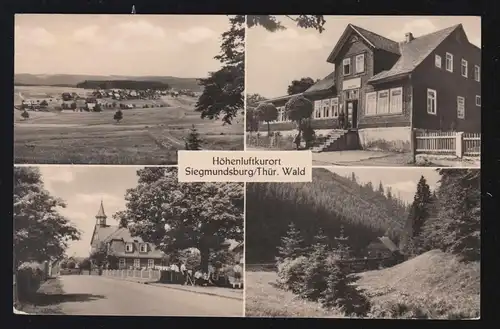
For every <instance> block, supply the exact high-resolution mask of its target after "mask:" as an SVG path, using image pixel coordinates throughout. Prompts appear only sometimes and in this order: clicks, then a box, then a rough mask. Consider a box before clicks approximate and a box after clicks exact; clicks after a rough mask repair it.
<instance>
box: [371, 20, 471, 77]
mask: <svg viewBox="0 0 500 329" xmlns="http://www.w3.org/2000/svg"><path fill="white" fill-rule="evenodd" d="M457 28H462V24H458V25H454V26H451V27H448V28H446V29H443V30H439V31H436V32H433V33H429V34H426V35H422V36H420V37H417V38H415V39H413V40H412V41H411V42H400V43H399V47H400V51H401V57H400V58H399V60H398V61H397V62H396V64H394V66H393V67H392V68H391V69H390V70H387V71H382V72H380V73H378V74H376V75H374V76H373V77H371V78H370V79H369V80H368V82H375V81H380V80H386V79H389V78H397V77H400V76H405V75H407V74H409V73H411V72H412V71H413V70H415V69H416V68H417V66H418V65H420V63H422V62H423V61H424V59H426V58H427V56H429V55H430V54H431V53H432V52H433V51H434V50H435V49H436V48H437V47H438V46H439V45H440V44H441V43H442V42H443V41H444V40H445V39H446V38H447V37H448V36H449V35H450V34H451V33H453V32H454V31H455V30H456V29H457Z"/></svg>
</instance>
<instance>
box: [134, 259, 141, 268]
mask: <svg viewBox="0 0 500 329" xmlns="http://www.w3.org/2000/svg"><path fill="white" fill-rule="evenodd" d="M140 267H141V260H140V259H139V258H136V259H134V268H140Z"/></svg>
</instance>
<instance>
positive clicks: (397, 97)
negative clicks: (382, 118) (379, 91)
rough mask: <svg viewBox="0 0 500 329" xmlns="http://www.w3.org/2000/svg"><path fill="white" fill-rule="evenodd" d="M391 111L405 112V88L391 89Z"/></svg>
mask: <svg viewBox="0 0 500 329" xmlns="http://www.w3.org/2000/svg"><path fill="white" fill-rule="evenodd" d="M390 112H391V113H402V112H403V88H402V87H399V88H394V89H391V106H390Z"/></svg>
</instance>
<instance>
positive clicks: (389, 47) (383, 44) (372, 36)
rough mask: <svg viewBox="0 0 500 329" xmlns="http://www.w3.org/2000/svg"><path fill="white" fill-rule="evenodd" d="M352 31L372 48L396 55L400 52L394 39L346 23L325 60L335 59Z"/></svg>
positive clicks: (332, 60)
mask: <svg viewBox="0 0 500 329" xmlns="http://www.w3.org/2000/svg"><path fill="white" fill-rule="evenodd" d="M352 33H356V34H357V35H359V36H360V37H361V38H363V39H364V40H365V41H366V42H367V43H368V44H369V45H370V46H371V47H372V48H374V49H381V50H385V51H387V52H390V53H393V54H397V55H399V54H400V52H399V46H398V43H397V42H396V41H394V40H391V39H388V38H386V37H383V36H381V35H379V34H376V33H373V32H371V31H368V30H365V29H363V28H361V27H359V26H356V25H352V24H347V27H346V28H345V30H344V33H342V35H341V36H340V39H339V41H338V42H337V44H336V45H335V47H334V48H333V50H332V52H331V53H330V55H329V56H328V58H327V60H326V61H327V62H329V63H333V62H334V61H335V58H336V57H337V55H338V54H339V52H340V50H341V49H342V47H343V46H344V44H345V42H346V41H347V39H348V37H349V36H350V35H351V34H352Z"/></svg>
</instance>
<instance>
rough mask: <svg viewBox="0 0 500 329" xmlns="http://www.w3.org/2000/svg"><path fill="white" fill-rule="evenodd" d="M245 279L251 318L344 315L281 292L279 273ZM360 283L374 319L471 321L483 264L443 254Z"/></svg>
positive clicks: (381, 272) (434, 253)
mask: <svg viewBox="0 0 500 329" xmlns="http://www.w3.org/2000/svg"><path fill="white" fill-rule="evenodd" d="M245 278H246V281H245V282H246V315H247V316H260V317H343V314H342V313H341V312H338V311H326V310H325V309H323V308H322V307H321V306H320V304H319V303H312V302H306V301H303V300H300V299H298V298H297V297H296V296H295V295H294V294H292V293H290V292H286V291H283V290H280V289H278V288H276V287H275V286H274V285H273V284H274V282H276V279H277V275H276V273H275V272H268V271H258V272H251V271H248V270H247V272H246V275H245ZM357 284H358V286H359V287H360V288H362V289H364V290H365V293H366V295H367V296H368V297H369V298H370V302H371V303H372V313H371V314H369V317H377V318H414V317H419V318H429V319H463V318H469V319H470V318H476V317H478V316H479V312H480V264H479V263H462V262H460V261H459V260H458V259H457V258H456V257H455V256H453V255H450V254H445V253H443V252H440V251H437V250H435V251H430V252H427V253H425V254H422V255H420V256H418V257H415V258H413V259H411V260H409V261H406V262H404V263H402V264H399V265H396V266H394V267H391V268H387V269H383V270H377V271H369V272H364V273H361V274H360V280H359V281H358V282H357Z"/></svg>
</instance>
